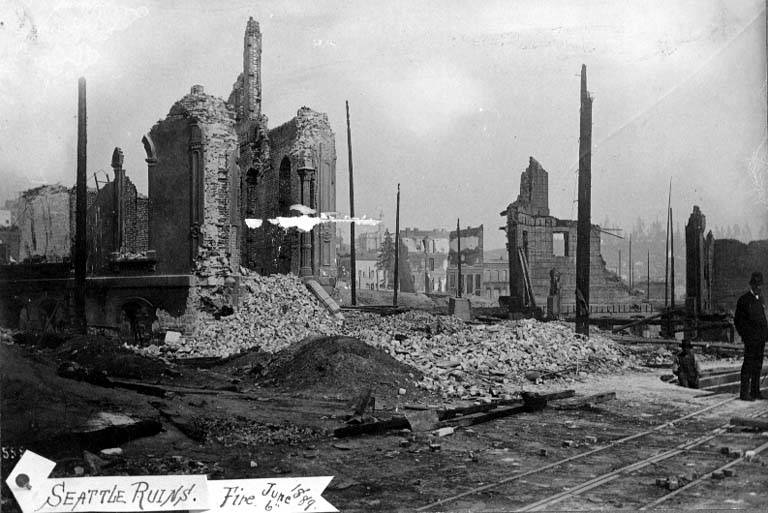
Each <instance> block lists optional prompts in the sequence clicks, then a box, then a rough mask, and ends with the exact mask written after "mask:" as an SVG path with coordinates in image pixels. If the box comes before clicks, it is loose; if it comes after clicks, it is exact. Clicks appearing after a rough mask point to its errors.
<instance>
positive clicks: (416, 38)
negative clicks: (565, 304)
mask: <svg viewBox="0 0 768 513" xmlns="http://www.w3.org/2000/svg"><path fill="white" fill-rule="evenodd" d="M248 16H253V17H254V18H256V19H257V20H258V21H259V22H260V24H261V30H262V35H263V67H262V81H263V102H262V105H263V112H264V113H265V114H266V115H267V116H268V117H269V120H270V126H271V127H275V126H277V125H279V124H281V123H283V122H285V121H287V120H288V119H290V118H291V117H293V116H294V115H295V113H296V110H297V109H298V108H299V107H301V106H303V105H306V106H308V107H311V108H313V109H315V110H318V111H323V112H327V113H328V115H329V117H330V121H331V125H332V127H333V129H334V131H335V132H336V151H337V155H338V160H337V183H338V190H337V206H338V209H339V211H340V212H348V208H349V206H348V205H349V204H348V197H349V196H348V190H347V183H348V179H347V174H346V173H347V145H346V128H345V124H344V123H345V121H344V101H345V100H347V99H348V100H349V102H350V105H351V117H352V128H353V141H352V145H353V151H354V165H355V189H356V190H355V199H356V205H355V211H356V213H357V214H358V215H362V214H367V215H369V216H377V215H378V213H379V211H380V210H383V212H384V217H385V222H386V224H387V225H388V226H393V225H394V206H395V190H396V184H397V183H398V182H400V183H401V188H402V206H401V226H402V227H406V226H408V227H420V228H432V227H446V228H447V227H452V226H455V224H456V217H457V216H460V217H461V220H462V225H473V226H475V225H478V224H481V223H482V224H484V225H485V227H486V232H485V233H486V241H485V247H486V248H489V249H490V248H494V247H501V246H502V245H503V237H502V235H503V234H502V232H500V231H499V230H498V229H497V228H498V227H499V226H501V225H502V224H503V219H502V218H501V217H500V216H499V212H500V211H501V210H503V209H504V208H505V207H506V205H507V204H508V203H510V202H511V201H514V199H515V198H516V196H517V194H518V192H519V180H520V173H521V172H522V171H523V170H524V169H525V167H526V166H527V163H528V157H529V156H534V157H535V158H536V159H537V160H538V161H539V162H541V164H542V165H543V166H544V168H545V169H546V170H547V171H548V172H549V184H550V209H551V211H552V214H553V215H555V216H558V217H562V218H575V217H576V205H575V203H574V200H575V198H576V173H575V171H576V168H577V157H578V138H579V131H578V128H579V71H580V68H581V64H582V63H583V64H586V65H587V70H588V76H589V89H590V91H591V92H592V94H593V95H594V97H595V100H594V107H593V121H594V129H593V144H594V147H593V157H592V170H593V177H592V184H593V190H592V216H593V221H595V222H602V221H603V220H604V219H605V218H606V217H607V218H610V220H611V224H613V225H614V226H623V227H625V228H629V227H630V226H631V224H633V223H634V221H635V219H636V218H637V217H638V216H642V217H644V218H646V219H647V220H653V219H656V218H657V217H658V218H662V219H663V218H664V214H665V208H666V201H667V187H668V183H669V180H670V178H671V179H672V188H673V207H674V208H675V211H676V219H677V220H679V222H680V224H681V225H682V224H683V223H684V221H685V220H686V219H687V217H688V214H689V213H690V211H691V209H692V206H693V204H698V205H699V206H700V207H701V208H702V210H703V212H704V213H705V214H706V215H707V220H708V223H709V224H710V226H712V225H725V224H734V223H740V224H745V223H750V224H751V228H752V231H753V233H754V234H755V235H757V232H758V231H759V228H760V226H761V225H762V224H764V223H765V222H766V221H768V184H767V182H768V172H767V171H766V160H768V159H767V158H766V157H767V155H768V152H767V151H766V48H765V41H766V37H765V12H764V3H763V2H762V1H761V0H738V1H734V0H728V1H725V0H723V1H719V0H690V1H683V0H674V1H670V0H665V1H647V0H642V1H641V0H636V1H625V0H605V1H603V0H590V1H584V0H582V1H578V0H577V1H574V0H569V1H563V2H555V1H534V0H532V1H527V0H526V1H484V2H470V1H445V0H443V1H434V2H432V1H416V0H411V1H402V2H400V1H359V2H349V1H312V2H310V1H306V2H304V1H301V2H299V1H274V2H272V1H258V0H247V1H239V0H227V1H220V2H219V1H213V0H205V1H197V0H193V1H173V0H163V1H154V0H120V1H117V0H115V1H109V0H102V1H101V2H97V1H80V0H2V2H0V22H1V23H2V24H1V25H0V199H4V197H7V196H11V195H15V194H16V193H17V192H18V191H20V190H23V189H26V188H29V187H34V186H37V185H40V184H43V183H56V182H60V183H62V184H66V185H72V184H73V183H74V179H75V167H76V113H77V78H78V77H79V76H81V75H82V76H85V77H86V78H87V81H88V122H89V124H88V167H89V173H91V174H92V173H93V172H96V171H99V170H104V171H109V170H110V167H109V163H110V157H111V154H112V149H113V148H114V147H115V146H120V147H122V148H123V150H124V151H125V167H126V168H127V170H128V176H129V177H130V178H131V179H132V180H133V181H134V182H135V183H136V184H137V186H138V187H139V189H140V190H142V191H146V183H147V177H146V174H147V171H146V165H145V163H144V152H143V149H142V147H141V143H140V140H141V136H142V134H143V133H145V132H148V131H149V129H150V128H151V127H152V125H153V124H154V123H155V122H156V121H157V120H158V119H161V118H164V117H165V116H166V115H167V113H168V110H169V109H170V107H171V105H172V104H173V103H174V102H175V101H176V100H178V99H179V98H180V97H182V96H183V95H184V94H186V93H187V92H188V91H189V88H190V86H191V85H193V84H202V85H204V86H205V88H206V92H208V93H210V94H214V95H217V96H221V97H223V98H226V97H227V96H228V95H229V92H230V90H231V87H232V84H233V82H234V80H235V78H236V77H237V74H238V73H239V72H240V70H241V69H242V37H243V31H244V29H245V24H246V21H247V19H248ZM90 185H93V182H92V180H91V182H90Z"/></svg>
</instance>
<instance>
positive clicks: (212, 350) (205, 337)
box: [137, 274, 340, 358]
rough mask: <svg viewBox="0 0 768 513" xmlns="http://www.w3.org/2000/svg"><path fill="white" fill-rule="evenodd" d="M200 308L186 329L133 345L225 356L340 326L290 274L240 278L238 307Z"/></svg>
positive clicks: (164, 352)
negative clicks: (220, 311) (222, 310)
mask: <svg viewBox="0 0 768 513" xmlns="http://www.w3.org/2000/svg"><path fill="white" fill-rule="evenodd" d="M216 317H217V316H214V315H213V314H207V313H202V314H200V316H199V317H198V319H197V321H196V322H195V324H194V326H192V327H191V329H190V331H191V334H190V335H188V336H180V337H173V336H171V337H168V336H167V337H166V340H165V344H163V345H161V346H149V347H146V348H141V349H137V350H138V351H140V352H142V353H144V354H152V355H155V356H168V357H174V358H189V357H200V356H219V357H226V356H230V355H232V354H236V353H239V352H242V351H245V350H248V349H260V350H262V351H266V352H269V353H274V352H277V351H279V350H281V349H283V348H285V347H287V346H288V345H290V344H291V343H292V342H295V341H298V340H301V339H303V338H305V337H307V336H316V335H332V334H335V333H338V332H339V331H340V321H339V320H337V319H335V318H334V317H333V316H332V315H331V314H330V313H329V312H328V311H327V310H326V309H325V308H324V307H323V306H322V305H321V304H320V302H319V301H318V300H317V299H316V298H315V297H314V296H312V294H311V293H310V292H309V291H308V290H307V288H306V286H305V285H304V284H303V283H302V282H301V280H300V279H299V278H298V277H297V276H295V275H282V274H276V275H272V276H258V275H251V276H247V277H243V282H242V298H241V303H240V307H239V308H238V309H237V310H236V311H235V312H234V313H232V314H231V315H227V316H224V317H220V316H218V317H219V318H218V319H217V318H216Z"/></svg>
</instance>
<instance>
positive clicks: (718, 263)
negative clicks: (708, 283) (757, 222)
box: [712, 239, 768, 311]
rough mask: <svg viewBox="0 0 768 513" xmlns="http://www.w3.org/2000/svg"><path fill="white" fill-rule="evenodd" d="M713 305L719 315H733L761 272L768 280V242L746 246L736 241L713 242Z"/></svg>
mask: <svg viewBox="0 0 768 513" xmlns="http://www.w3.org/2000/svg"><path fill="white" fill-rule="evenodd" d="M713 253H714V256H713V270H712V304H713V308H714V309H715V310H716V311H734V310H735V309H736V301H737V300H738V299H739V296H741V295H742V294H744V293H745V292H746V291H747V290H748V288H749V278H750V276H751V275H752V273H753V272H755V271H759V272H762V273H763V276H768V240H759V241H752V242H750V243H749V244H744V243H743V242H740V241H738V240H734V239H722V240H714V251H713Z"/></svg>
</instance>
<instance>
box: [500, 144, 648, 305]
mask: <svg viewBox="0 0 768 513" xmlns="http://www.w3.org/2000/svg"><path fill="white" fill-rule="evenodd" d="M501 215H502V216H504V217H505V218H506V221H507V223H506V233H507V251H508V255H509V275H510V279H509V282H510V296H511V298H512V305H513V307H514V308H522V306H523V305H525V304H528V303H529V300H526V295H525V276H524V274H523V267H522V263H521V254H522V255H524V257H525V261H527V264H528V270H529V281H530V284H531V287H532V289H533V296H534V299H535V303H536V305H537V306H539V307H546V305H547V296H548V295H549V290H550V271H551V270H552V269H555V270H557V272H559V273H560V283H559V285H560V291H561V293H560V296H561V308H562V309H563V310H568V309H569V308H570V309H573V306H574V305H575V303H576V298H575V290H576V228H577V222H576V221H572V220H564V219H558V218H556V217H554V216H551V215H550V213H549V189H548V173H547V171H545V170H544V168H543V167H542V166H541V164H539V162H538V161H536V159H534V158H533V157H530V159H529V163H528V168H527V169H526V170H525V171H524V172H523V173H522V175H521V177H520V194H519V195H518V197H517V200H516V201H514V202H513V203H511V204H510V205H509V206H508V207H507V209H506V210H504V211H503V212H502V213H501ZM589 255H590V258H589V260H590V284H589V290H590V291H589V297H590V303H591V305H592V306H596V305H600V304H613V303H623V302H628V301H633V302H634V301H637V299H636V298H634V297H633V296H631V295H630V294H629V288H628V287H626V286H625V285H624V284H623V283H622V282H621V280H620V279H619V277H618V276H617V275H616V274H615V273H612V272H610V271H608V270H607V269H606V267H605V261H604V260H603V258H602V256H601V255H600V227H599V226H597V225H592V230H591V233H590V252H589Z"/></svg>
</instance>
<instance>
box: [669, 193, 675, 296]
mask: <svg viewBox="0 0 768 513" xmlns="http://www.w3.org/2000/svg"><path fill="white" fill-rule="evenodd" d="M673 226H674V223H673V221H672V207H669V249H670V259H671V262H670V264H669V291H670V292H669V304H670V306H671V307H672V309H673V310H674V308H675V230H674V228H673Z"/></svg>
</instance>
